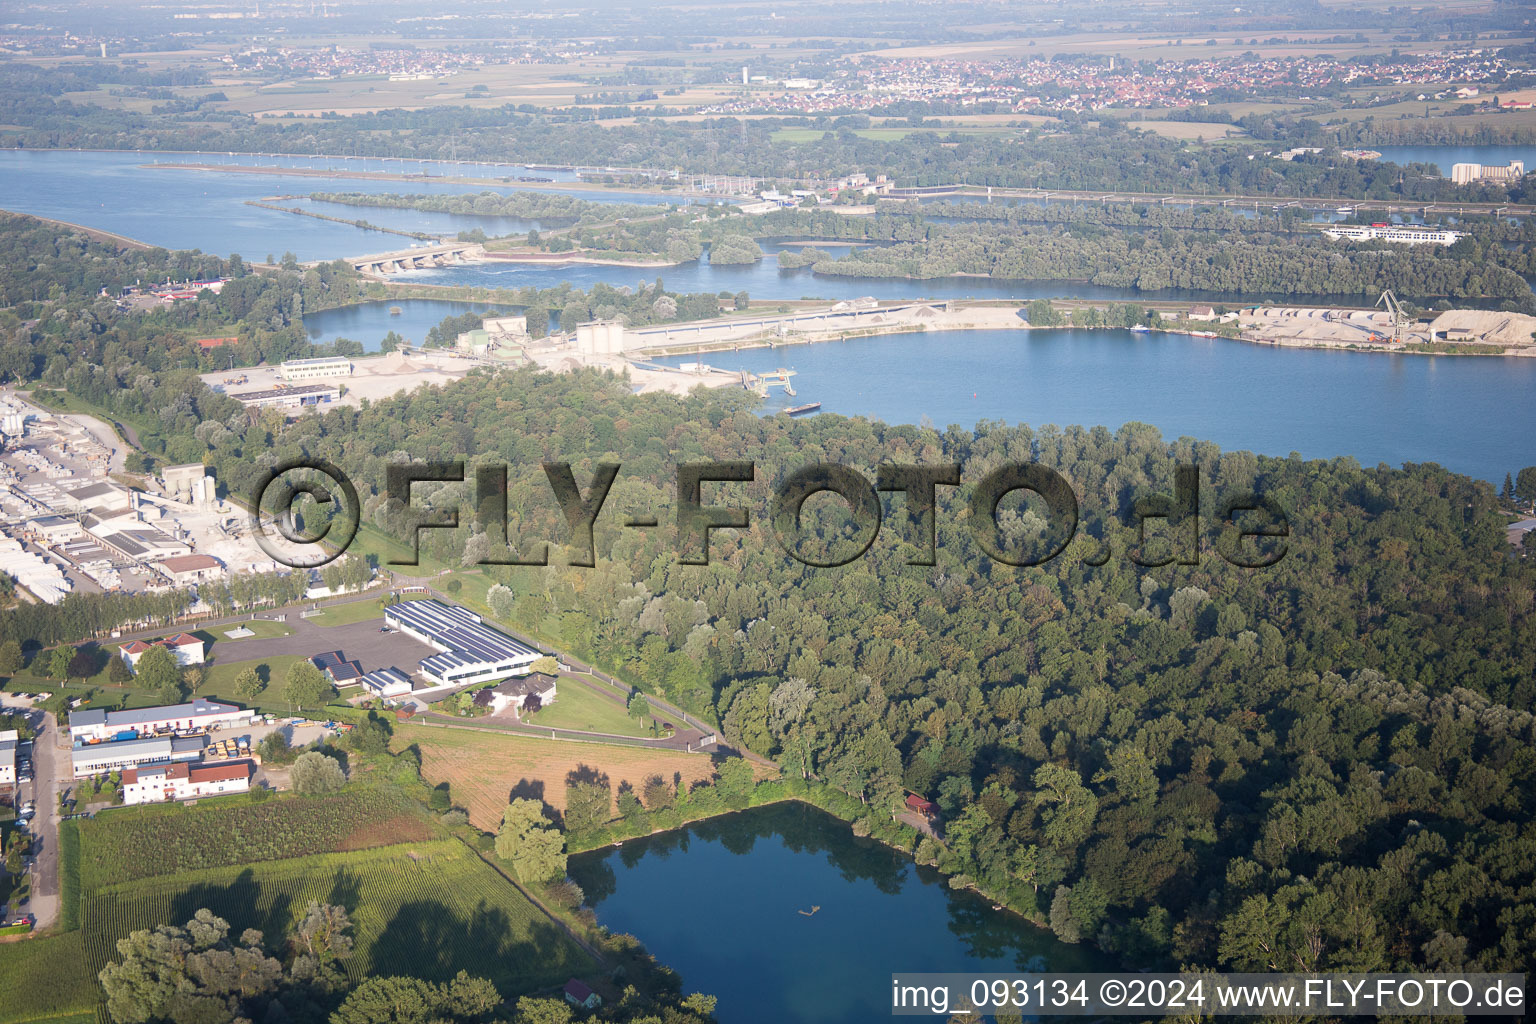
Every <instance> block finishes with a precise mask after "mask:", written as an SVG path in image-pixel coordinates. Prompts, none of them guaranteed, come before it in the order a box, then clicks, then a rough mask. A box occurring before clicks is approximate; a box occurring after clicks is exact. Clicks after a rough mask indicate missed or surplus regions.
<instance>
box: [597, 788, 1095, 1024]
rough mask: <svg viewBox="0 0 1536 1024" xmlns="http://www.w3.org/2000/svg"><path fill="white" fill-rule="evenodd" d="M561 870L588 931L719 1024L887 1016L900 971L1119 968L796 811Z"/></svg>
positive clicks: (859, 1023)
mask: <svg viewBox="0 0 1536 1024" xmlns="http://www.w3.org/2000/svg"><path fill="white" fill-rule="evenodd" d="M570 874H571V877H572V878H573V879H574V880H575V881H576V882H577V884H579V885H580V886H581V888H582V891H583V892H584V893H585V894H586V901H587V904H588V905H589V906H591V907H592V908H593V910H594V911H595V912H596V914H597V920H598V922H599V923H600V924H602V925H604V926H606V927H607V928H608V929H610V930H611V931H615V932H628V933H630V934H632V935H636V936H638V937H639V938H640V939H641V941H643V942H644V943H645V946H646V948H647V949H648V950H650V952H651V953H653V954H655V956H656V958H657V959H658V960H660V961H661V962H662V963H664V964H666V965H667V966H669V967H672V968H673V969H675V970H676V971H677V972H678V973H679V974H680V975H682V979H683V991H684V992H706V993H708V994H710V995H713V996H716V997H718V998H719V1000H720V1003H719V1009H718V1014H719V1017H720V1019H721V1020H723V1021H729V1022H731V1024H785V1022H787V1021H796V1022H800V1024H867V1022H869V1021H878V1020H884V1019H886V1018H888V1017H889V1016H890V1005H891V1004H890V999H891V974H892V973H894V972H897V971H950V972H970V971H1008V972H1017V971H1034V972H1040V971H1058V972H1062V971H1065V972H1079V971H1101V970H1114V969H1115V965H1114V964H1113V963H1111V962H1109V961H1107V960H1106V959H1105V958H1104V957H1103V956H1102V955H1100V954H1097V953H1096V952H1095V951H1094V950H1092V949H1088V948H1084V947H1082V946H1069V945H1066V944H1064V943H1061V942H1058V941H1057V940H1056V939H1055V938H1054V937H1053V936H1052V935H1051V933H1050V932H1048V931H1045V930H1043V929H1040V928H1037V927H1035V926H1033V925H1031V924H1030V923H1028V922H1027V921H1024V920H1023V919H1022V918H1019V917H1017V916H1016V915H1014V914H1011V913H1008V912H1003V911H995V910H993V909H992V907H991V905H990V904H988V903H987V902H985V901H984V900H982V899H980V898H979V897H977V896H975V895H974V894H972V893H958V892H955V891H954V890H952V889H950V888H949V887H948V886H947V885H946V884H944V879H943V878H941V877H940V876H939V875H938V874H937V873H936V872H934V871H930V870H928V869H926V868H921V867H918V866H917V865H916V864H914V863H913V862H912V861H911V859H909V858H907V857H904V856H902V855H900V854H898V853H896V852H894V851H892V850H890V849H888V848H886V847H884V846H882V845H880V844H879V843H876V842H874V841H873V840H869V839H858V838H855V837H854V836H853V834H852V832H851V831H850V829H849V828H848V826H847V825H846V824H844V823H842V822H841V821H838V820H837V819H836V818H833V817H832V816H831V815H828V814H825V813H823V812H822V811H819V810H816V809H815V808H812V807H807V806H805V805H803V804H775V805H773V806H770V807H761V808H756V809H753V810H750V811H745V812H742V813H740V814H732V815H728V816H726V817H723V818H716V819H713V820H710V821H705V822H700V823H698V824H695V825H692V826H690V827H688V828H686V829H681V830H679V831H676V832H670V833H666V834H663V835H657V836H652V837H649V838H646V839H641V840H633V841H630V842H626V843H625V844H624V845H623V846H622V847H620V848H618V849H614V848H612V847H609V848H607V849H604V850H598V851H594V852H592V853H587V854H580V855H578V856H574V857H572V858H571V862H570ZM813 906H815V907H819V908H820V909H819V910H817V911H815V913H814V914H812V915H811V916H809V917H807V916H806V915H804V914H801V913H799V911H802V910H804V911H809V910H810V909H811V907H813ZM726 936H729V941H725V937H726ZM942 1019H947V1017H946V1018H942Z"/></svg>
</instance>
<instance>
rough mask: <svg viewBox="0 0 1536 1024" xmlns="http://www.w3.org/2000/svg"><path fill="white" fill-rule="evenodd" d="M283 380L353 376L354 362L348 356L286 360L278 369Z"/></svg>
mask: <svg viewBox="0 0 1536 1024" xmlns="http://www.w3.org/2000/svg"><path fill="white" fill-rule="evenodd" d="M277 375H278V376H279V377H281V378H283V380H316V379H318V378H321V377H350V376H352V360H350V359H348V358H347V357H346V356H321V357H319V358H318V359H284V360H283V361H282V362H281V363H279V364H278V367H277Z"/></svg>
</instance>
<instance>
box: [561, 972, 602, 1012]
mask: <svg viewBox="0 0 1536 1024" xmlns="http://www.w3.org/2000/svg"><path fill="white" fill-rule="evenodd" d="M565 1001H566V1002H568V1003H570V1004H571V1005H572V1006H579V1007H581V1008H582V1009H583V1010H595V1009H597V1008H598V1007H599V1006H602V1005H603V997H602V996H600V995H598V994H597V993H596V992H593V991H592V988H591V986H589V985H588V984H587V983H586V982H584V981H581V980H579V979H577V978H572V979H571V980H570V981H568V982H566V983H565Z"/></svg>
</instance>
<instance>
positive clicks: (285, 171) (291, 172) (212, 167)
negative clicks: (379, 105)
mask: <svg viewBox="0 0 1536 1024" xmlns="http://www.w3.org/2000/svg"><path fill="white" fill-rule="evenodd" d="M139 166H140V167H141V168H143V169H145V170H151V171H216V172H219V173H221V174H266V175H273V176H276V177H292V178H355V179H357V180H359V181H416V182H432V183H433V184H440V185H481V186H490V187H493V188H517V189H545V190H547V191H552V192H609V193H613V192H618V193H625V194H628V195H637V196H669V195H675V194H677V193H673V192H669V191H666V190H664V189H647V188H635V187H634V186H627V185H611V184H607V183H604V182H591V181H517V180H516V179H512V178H483V177H456V176H453V175H447V174H443V175H435V174H408V173H403V172H391V171H357V170H351V169H347V168H321V167H257V166H239V165H234V164H140V165H139ZM687 196H688V197H689V198H701V199H732V200H736V199H739V197H735V196H726V195H723V194H719V195H717V194H716V193H712V192H689V193H687Z"/></svg>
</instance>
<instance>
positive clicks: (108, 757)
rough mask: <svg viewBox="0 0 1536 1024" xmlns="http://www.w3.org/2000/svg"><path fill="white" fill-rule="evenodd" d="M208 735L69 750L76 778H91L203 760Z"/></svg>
mask: <svg viewBox="0 0 1536 1024" xmlns="http://www.w3.org/2000/svg"><path fill="white" fill-rule="evenodd" d="M206 744H207V737H206V736H150V737H148V738H146V739H133V740H118V741H116V742H113V743H76V744H75V747H74V749H73V750H71V751H70V754H69V757H70V763H71V765H72V766H73V768H74V777H75V778H77V779H88V778H90V777H91V776H93V775H106V774H108V773H109V772H120V771H123V770H125V769H128V768H137V767H138V766H139V765H144V764H165V763H171V762H177V761H200V760H202V757H203V747H204V746H205V745H206Z"/></svg>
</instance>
